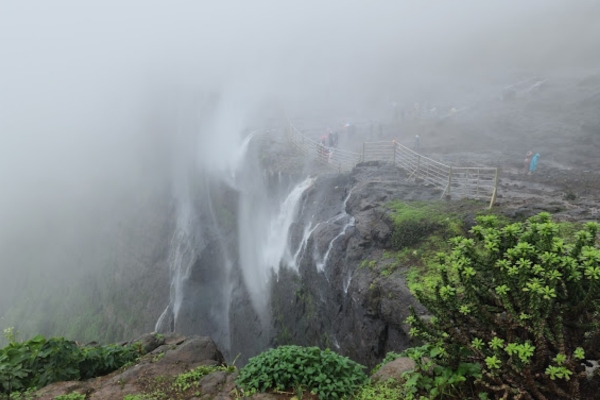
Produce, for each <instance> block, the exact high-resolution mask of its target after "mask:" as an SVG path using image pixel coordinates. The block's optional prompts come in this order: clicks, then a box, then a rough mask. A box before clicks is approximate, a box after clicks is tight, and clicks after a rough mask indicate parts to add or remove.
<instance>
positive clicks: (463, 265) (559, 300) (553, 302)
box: [408, 214, 600, 400]
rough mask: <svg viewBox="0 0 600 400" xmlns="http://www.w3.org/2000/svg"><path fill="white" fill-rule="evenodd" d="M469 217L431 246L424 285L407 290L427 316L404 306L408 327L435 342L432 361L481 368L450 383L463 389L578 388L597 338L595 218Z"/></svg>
mask: <svg viewBox="0 0 600 400" xmlns="http://www.w3.org/2000/svg"><path fill="white" fill-rule="evenodd" d="M477 220H478V223H479V224H478V225H477V226H475V227H474V228H473V229H472V230H471V233H472V237H470V238H465V237H456V238H454V239H452V240H451V244H452V250H451V251H450V252H449V253H447V254H446V253H440V254H439V256H438V260H437V262H436V265H435V268H436V271H437V273H438V277H439V279H434V280H431V281H432V282H434V283H433V285H432V287H431V289H432V290H418V291H417V292H416V295H417V297H418V299H419V300H420V301H421V302H422V303H423V305H425V307H427V309H428V310H429V311H430V312H431V314H433V318H429V319H423V318H420V317H418V316H417V315H416V313H415V312H414V311H413V314H412V315H411V317H409V319H408V322H409V323H410V324H411V326H412V329H411V334H412V335H414V336H415V337H417V338H420V339H422V340H424V341H425V342H427V343H429V344H430V345H432V346H435V347H434V349H435V353H436V354H435V355H436V356H439V357H438V358H437V359H436V366H437V367H449V368H451V369H453V370H458V369H459V368H461V366H463V365H465V363H469V364H471V363H475V364H477V365H478V366H479V367H480V368H481V374H480V375H476V376H473V377H472V379H470V380H469V381H468V382H465V383H463V384H462V385H460V386H457V390H459V393H462V395H463V396H464V395H466V394H467V393H468V392H465V391H464V390H466V388H471V389H473V393H475V392H482V393H486V395H487V394H489V395H490V396H492V397H495V398H501V397H502V398H513V397H514V398H523V399H538V400H541V399H547V398H564V399H580V398H584V397H583V396H584V394H583V393H584V392H586V391H587V390H588V389H589V388H590V387H591V386H592V385H597V384H598V382H596V381H597V380H598V378H597V377H596V378H594V379H588V377H587V375H586V372H585V369H584V367H583V366H582V365H581V363H582V361H584V360H585V359H586V358H591V357H597V356H598V354H597V352H598V350H597V349H598V344H599V341H600V329H599V326H600V320H599V317H598V315H599V312H600V250H598V248H597V246H596V236H597V231H598V225H597V224H595V223H588V224H586V225H585V227H584V229H583V230H580V231H578V232H576V233H575V234H574V235H573V237H566V238H561V237H560V236H559V232H560V226H559V225H558V224H556V223H554V222H552V221H551V217H550V215H549V214H540V215H538V216H536V217H533V218H530V219H529V220H528V221H526V222H524V223H513V224H508V225H506V226H500V224H499V221H498V219H497V218H496V217H494V216H482V217H479V218H478V219H477ZM423 356H426V357H429V356H430V354H423ZM432 368H433V369H432ZM431 371H435V368H434V367H433V365H431V366H430V368H427V369H425V370H424V372H425V373H426V374H427V373H431ZM421 391H422V392H428V389H427V388H426V387H425V386H423V387H421ZM459 393H456V394H459Z"/></svg>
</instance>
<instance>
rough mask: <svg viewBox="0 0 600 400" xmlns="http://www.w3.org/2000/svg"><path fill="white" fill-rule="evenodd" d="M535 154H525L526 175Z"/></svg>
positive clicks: (524, 171) (524, 167)
mask: <svg viewBox="0 0 600 400" xmlns="http://www.w3.org/2000/svg"><path fill="white" fill-rule="evenodd" d="M532 156H533V153H532V152H531V150H530V151H528V152H527V154H525V161H523V173H524V174H526V173H528V172H529V165H530V164H531V157H532Z"/></svg>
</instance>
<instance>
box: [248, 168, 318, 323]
mask: <svg viewBox="0 0 600 400" xmlns="http://www.w3.org/2000/svg"><path fill="white" fill-rule="evenodd" d="M313 181H314V179H313V178H307V179H305V180H304V181H302V182H300V183H299V184H298V185H296V186H295V187H294V188H293V189H292V191H291V192H290V193H289V194H288V195H287V197H286V198H285V200H283V202H282V203H281V206H280V207H279V210H277V211H273V210H272V207H271V206H269V203H268V201H267V199H265V198H264V196H265V194H264V192H262V193H261V191H258V192H257V191H256V187H253V190H252V191H250V190H248V191H247V192H246V193H245V196H246V197H245V198H244V199H243V200H242V201H241V212H240V221H239V229H240V230H239V234H240V235H239V239H240V262H241V265H242V273H243V275H244V281H245V283H246V287H247V289H248V292H249V293H250V298H251V300H252V303H253V305H254V308H255V310H256V311H257V312H258V313H259V315H261V316H262V317H265V318H267V317H268V299H269V288H268V286H267V284H268V282H269V279H270V277H271V274H272V273H273V272H274V273H277V271H278V270H279V265H280V263H281V261H282V260H284V259H285V260H289V259H291V255H290V250H289V231H290V226H291V225H292V223H293V222H294V220H295V219H296V216H297V214H298V209H299V207H298V206H299V204H300V200H301V199H302V194H303V193H304V192H305V191H306V190H307V189H308V188H309V187H310V186H311V185H312V183H313ZM246 186H249V185H248V184H247V185H246Z"/></svg>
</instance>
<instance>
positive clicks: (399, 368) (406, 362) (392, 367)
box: [371, 357, 415, 382]
mask: <svg viewBox="0 0 600 400" xmlns="http://www.w3.org/2000/svg"><path fill="white" fill-rule="evenodd" d="M413 369H415V362H414V361H413V360H412V359H410V358H408V357H400V358H397V359H395V360H394V361H391V362H389V363H387V364H385V365H384V366H382V367H381V368H380V369H379V371H377V372H375V373H374V374H373V376H372V377H371V379H373V380H374V381H375V382H377V381H381V382H385V381H387V380H388V379H395V380H400V379H401V378H402V374H403V373H405V372H406V371H412V370H413Z"/></svg>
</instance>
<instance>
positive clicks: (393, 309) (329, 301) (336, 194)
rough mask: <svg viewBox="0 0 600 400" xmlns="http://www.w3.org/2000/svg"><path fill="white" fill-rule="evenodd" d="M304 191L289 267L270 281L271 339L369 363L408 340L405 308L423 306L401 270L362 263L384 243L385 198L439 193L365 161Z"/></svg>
mask: <svg viewBox="0 0 600 400" xmlns="http://www.w3.org/2000/svg"><path fill="white" fill-rule="evenodd" d="M305 196H306V198H305V199H304V202H303V204H304V205H303V208H302V210H301V212H300V216H299V217H298V221H297V223H296V224H295V225H294V226H293V229H292V234H291V238H292V245H291V247H292V254H293V255H294V259H293V260H292V262H291V264H292V267H291V268H287V269H285V268H284V269H283V270H282V271H280V275H279V279H278V282H277V283H276V284H274V285H273V300H272V304H273V319H274V323H275V328H276V331H277V335H276V337H275V343H276V344H287V343H294V344H301V345H317V346H321V347H330V348H332V349H334V350H335V351H338V352H340V353H342V354H344V355H346V356H348V357H350V358H352V359H353V360H356V361H358V362H360V363H361V364H364V365H366V366H368V367H373V366H375V365H376V364H377V363H378V362H379V361H380V360H381V358H383V356H384V355H385V354H386V353H387V352H388V351H392V350H394V351H399V350H401V349H404V348H406V347H408V346H409V345H410V340H409V337H408V331H407V328H406V326H405V324H404V320H405V319H406V317H407V316H408V309H409V306H411V305H412V306H414V307H415V308H416V309H417V310H418V311H419V312H421V313H424V311H425V310H424V309H423V308H422V307H421V306H420V305H419V304H418V302H417V301H416V300H415V299H414V297H413V296H412V295H411V293H410V291H409V290H408V288H407V286H406V282H405V278H404V277H403V276H402V274H401V273H398V272H396V273H394V274H392V275H390V276H388V277H386V278H385V279H380V278H378V277H377V276H376V275H375V274H374V273H372V272H371V271H370V270H369V268H361V263H362V262H363V260H368V259H370V258H371V257H374V254H378V256H380V255H381V252H382V251H383V250H384V249H389V248H390V244H391V233H392V229H393V225H392V221H391V218H390V210H388V209H387V208H386V207H385V204H386V203H387V202H389V201H390V200H393V199H405V200H430V199H437V198H439V194H438V193H435V192H434V191H432V189H430V188H428V187H425V186H423V185H417V184H414V183H411V182H408V181H406V180H405V179H404V177H403V175H402V173H401V172H400V171H399V170H398V169H396V168H394V167H392V166H387V165H379V164H377V163H370V164H368V165H367V164H365V165H361V166H358V167H357V168H355V170H354V171H353V173H352V174H347V175H337V174H335V175H326V176H321V177H319V178H318V179H317V181H316V182H315V184H314V185H313V187H312V188H311V189H309V191H307V193H306V194H305ZM311 232H312V234H310V236H309V233H311ZM294 267H295V268H297V270H296V269H295V268H294Z"/></svg>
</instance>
